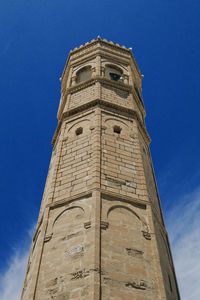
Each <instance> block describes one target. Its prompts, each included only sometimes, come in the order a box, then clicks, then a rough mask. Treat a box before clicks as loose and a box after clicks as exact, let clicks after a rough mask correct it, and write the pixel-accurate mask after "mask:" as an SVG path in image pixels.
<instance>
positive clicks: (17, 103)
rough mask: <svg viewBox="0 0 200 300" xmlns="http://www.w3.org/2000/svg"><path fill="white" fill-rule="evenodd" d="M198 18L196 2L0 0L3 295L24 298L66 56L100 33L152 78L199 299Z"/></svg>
mask: <svg viewBox="0 0 200 300" xmlns="http://www.w3.org/2000/svg"><path fill="white" fill-rule="evenodd" d="M199 14H200V2H199V1H197V0H190V1H186V0H182V1H180V0H168V1H163V0H152V1H146V0H127V1H119V0H115V1H114V0H101V1H92V0H85V1H81V0H77V1H74V0H56V1H55V0H48V1H47V0H40V1H37V0H34V1H33V0H28V1H27V0H18V1H14V0H1V1H0V20H1V26H0V66H1V72H0V91H1V110H0V123H1V124H0V139H1V147H0V166H1V181H0V195H1V210H0V233H1V244H0V258H1V259H0V298H1V299H3V300H7V299H10V300H17V299H19V293H20V290H21V285H22V281H23V276H24V268H25V265H26V257H27V253H28V250H27V249H28V248H29V244H30V237H31V236H32V232H33V226H34V224H35V223H36V221H37V216H38V211H39V207H40V202H41V199H42V193H43V188H44V184H45V180H46V175H47V170H48V165H49V160H50V155H51V138H52V136H53V133H54V130H55V128H56V124H57V120H56V113H57V108H58V104H59V97H60V82H59V78H60V76H61V74H62V71H63V68H64V65H65V62H66V60H67V56H68V53H69V51H70V49H73V48H75V47H77V46H79V45H81V44H84V43H85V42H87V41H90V40H91V39H93V38H96V37H97V36H98V35H100V36H101V37H102V38H106V39H108V40H112V41H113V42H116V43H119V44H120V45H125V46H127V47H132V48H133V54H134V56H135V58H136V61H137V63H138V66H139V68H140V70H141V73H142V74H144V80H143V97H144V103H145V108H146V111H147V118H146V124H147V129H148V132H149V134H150V136H151V138H152V144H151V152H152V157H153V163H154V168H155V173H156V178H157V183H158V187H159V193H160V197H161V202H162V207H163V211H164V215H165V221H166V225H167V229H168V231H169V235H170V239H171V245H172V250H173V255H174V261H175V266H176V272H177V277H178V281H179V286H180V292H181V295H182V299H183V300H184V299H185V300H187V299H190V300H198V299H200V288H199V286H198V284H196V286H195V279H198V278H200V263H199V261H200V259H199V258H200V243H199V241H198V239H199V234H200V229H199V228H200V221H199V219H200V218H199V212H200V182H199V177H200V160H199V152H200V151H199V146H200V135H199V109H200V102H199V94H200V84H199V80H200V75H199V65H200V55H199V53H200V22H199ZM19 274H20V275H19ZM16 275H17V276H16ZM8 278H9V280H8ZM11 279H12V280H11Z"/></svg>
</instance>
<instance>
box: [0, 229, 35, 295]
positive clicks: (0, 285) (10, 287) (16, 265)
mask: <svg viewBox="0 0 200 300" xmlns="http://www.w3.org/2000/svg"><path fill="white" fill-rule="evenodd" d="M34 228H35V225H34V226H32V227H31V229H30V230H29V232H28V235H27V240H26V242H25V245H23V247H20V246H19V247H17V248H15V250H14V251H13V255H12V257H10V260H9V262H8V267H7V269H6V270H5V271H4V272H3V273H2V274H0V299H1V300H8V299H9V300H18V299H20V296H21V292H22V287H23V282H24V276H25V271H26V266H27V261H28V255H29V250H30V243H31V238H32V235H33V230H34ZM21 244H22V243H21Z"/></svg>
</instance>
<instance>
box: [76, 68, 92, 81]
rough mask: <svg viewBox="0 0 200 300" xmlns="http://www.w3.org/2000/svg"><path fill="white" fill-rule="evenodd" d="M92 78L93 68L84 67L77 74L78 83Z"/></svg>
mask: <svg viewBox="0 0 200 300" xmlns="http://www.w3.org/2000/svg"><path fill="white" fill-rule="evenodd" d="M91 77H92V69H91V67H84V68H82V69H81V70H79V71H78V72H77V73H76V82H77V83H80V82H82V81H85V80H88V79H90V78H91Z"/></svg>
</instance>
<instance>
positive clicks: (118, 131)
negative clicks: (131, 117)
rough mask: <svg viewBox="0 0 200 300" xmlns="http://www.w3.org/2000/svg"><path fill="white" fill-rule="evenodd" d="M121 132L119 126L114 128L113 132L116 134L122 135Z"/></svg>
mask: <svg viewBox="0 0 200 300" xmlns="http://www.w3.org/2000/svg"><path fill="white" fill-rule="evenodd" d="M121 130H122V129H121V128H120V127H119V126H117V125H116V126H114V127H113V131H114V132H115V133H118V134H120V133H121Z"/></svg>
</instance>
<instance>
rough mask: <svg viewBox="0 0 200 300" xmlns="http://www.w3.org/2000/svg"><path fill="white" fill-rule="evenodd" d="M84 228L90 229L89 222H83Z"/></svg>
mask: <svg viewBox="0 0 200 300" xmlns="http://www.w3.org/2000/svg"><path fill="white" fill-rule="evenodd" d="M84 228H85V229H89V228H91V221H88V222H85V223H84Z"/></svg>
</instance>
